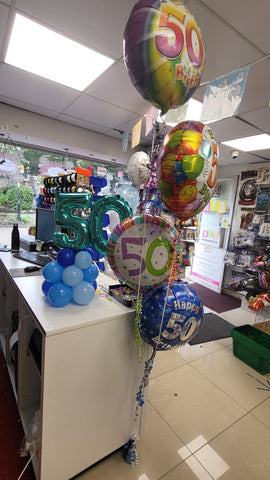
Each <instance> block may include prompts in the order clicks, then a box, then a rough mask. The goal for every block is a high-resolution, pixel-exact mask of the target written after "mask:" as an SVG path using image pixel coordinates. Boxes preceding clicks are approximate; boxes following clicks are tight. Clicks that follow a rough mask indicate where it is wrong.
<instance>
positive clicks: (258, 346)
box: [231, 325, 270, 375]
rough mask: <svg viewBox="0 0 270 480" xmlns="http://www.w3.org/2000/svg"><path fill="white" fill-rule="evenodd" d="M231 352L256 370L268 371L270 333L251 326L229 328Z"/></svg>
mask: <svg viewBox="0 0 270 480" xmlns="http://www.w3.org/2000/svg"><path fill="white" fill-rule="evenodd" d="M231 336H232V339H233V354H234V355H235V356H236V357H238V358H239V359H240V360H242V361H243V362H245V363H247V364H248V365H249V366H250V367H252V368H254V370H257V372H259V373H261V374H262V375H265V374H266V373H269V372H270V335H268V334H266V333H264V332H262V331H261V330H259V329H257V328H256V327H253V326H252V325H242V326H240V327H234V328H232V330H231Z"/></svg>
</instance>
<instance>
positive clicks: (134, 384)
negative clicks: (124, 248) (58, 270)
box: [0, 253, 149, 480]
mask: <svg viewBox="0 0 270 480" xmlns="http://www.w3.org/2000/svg"><path fill="white" fill-rule="evenodd" d="M0 260H1V263H0V281H1V300H0V301H1V308H2V312H3V315H2V316H1V324H0V331H1V343H2V346H3V350H4V353H5V357H6V360H7V364H8V366H9V371H10V376H11V379H12V382H13V388H14V392H15V396H16V399H17V404H18V410H19V413H20V416H21V419H22V423H23V427H24V430H25V433H26V435H27V433H28V430H29V426H30V423H31V421H32V419H33V416H34V414H35V412H37V411H38V410H40V419H41V427H40V448H39V451H38V452H37V454H35V455H34V457H33V460H32V461H33V467H34V470H35V474H36V477H37V479H38V480H49V479H56V478H57V480H68V479H70V478H71V477H73V476H74V475H76V474H78V473H79V472H81V471H82V470H84V469H86V468H88V467H89V466H91V465H92V464H94V463H95V462H97V461H98V460H100V459H101V458H103V457H105V456H106V455H108V454H109V453H111V452H112V451H114V450H116V449H117V448H120V447H121V446H122V445H124V444H125V443H126V442H127V441H128V440H129V438H130V436H131V435H132V434H133V433H134V432H133V428H134V422H133V416H134V412H135V407H136V391H137V388H138V385H139V383H140V381H141V378H142V376H143V363H142V364H139V352H138V347H137V346H136V345H134V342H133V340H134V325H133V316H134V312H133V310H132V309H128V308H127V307H125V306H123V305H121V304H120V303H118V302H117V301H116V300H114V299H113V298H111V297H110V296H109V295H107V294H105V293H102V291H103V290H105V289H106V286H107V285H108V284H110V283H113V281H112V280H111V279H109V278H108V277H106V276H105V275H103V274H100V275H99V277H98V280H99V285H100V286H101V287H102V288H103V290H100V295H96V296H95V298H94V299H93V301H92V302H91V303H90V304H89V305H88V306H78V305H75V304H71V303H70V304H69V305H67V306H66V307H63V308H60V309H58V308H54V307H52V306H50V305H49V304H48V302H47V301H46V299H45V297H44V296H43V294H42V290H41V285H42V281H43V277H42V276H41V275H40V276H29V277H25V276H24V277H16V278H12V276H11V274H12V269H14V268H23V267H24V266H26V265H27V264H26V262H23V261H21V260H18V259H15V258H14V257H12V255H11V254H10V253H2V254H0ZM15 308H17V309H18V311H19V332H18V338H19V340H18V381H17V386H16V385H15V375H14V366H12V364H11V356H10V353H11V352H10V348H9V340H10V337H11V335H12V330H11V323H10V322H11V314H12V311H13V310H14V309H15ZM35 329H38V331H39V332H40V335H41V339H42V356H41V369H40V371H39V369H38V368H37V365H36V362H35V360H34V358H33V356H32V355H31V353H30V351H29V342H30V339H31V336H32V334H33V332H34V330H35ZM145 354H146V357H147V356H148V355H149V351H148V349H146V352H145ZM138 423H139V424H140V423H141V422H140V421H139V422H138ZM137 433H140V432H137Z"/></svg>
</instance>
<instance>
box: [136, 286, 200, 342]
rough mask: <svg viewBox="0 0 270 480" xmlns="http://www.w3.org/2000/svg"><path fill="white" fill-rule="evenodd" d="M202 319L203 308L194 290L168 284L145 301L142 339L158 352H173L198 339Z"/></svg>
mask: <svg viewBox="0 0 270 480" xmlns="http://www.w3.org/2000/svg"><path fill="white" fill-rule="evenodd" d="M202 317H203V304H202V301H201V299H200V297H199V295H198V294H197V292H196V291H195V290H194V288H192V287H189V286H188V285H187V284H184V283H173V284H172V285H169V286H168V285H166V284H164V285H162V286H160V287H157V288H154V289H153V290H151V291H150V292H148V293H147V294H146V295H145V296H144V298H143V300H142V309H141V314H140V319H141V324H140V325H139V328H140V333H141V337H142V339H143V340H144V341H145V342H146V343H149V344H150V345H152V346H153V347H155V349H156V350H170V349H171V348H173V347H176V346H178V345H184V344H185V343H187V342H188V341H189V340H191V338H192V337H194V335H195V334H196V333H197V331H198V328H199V327H200V325H201V320H202Z"/></svg>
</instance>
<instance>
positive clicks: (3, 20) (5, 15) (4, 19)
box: [0, 4, 9, 52]
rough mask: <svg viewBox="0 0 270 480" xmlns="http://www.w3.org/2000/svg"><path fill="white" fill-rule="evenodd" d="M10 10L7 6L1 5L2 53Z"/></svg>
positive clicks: (0, 34) (0, 36)
mask: <svg viewBox="0 0 270 480" xmlns="http://www.w3.org/2000/svg"><path fill="white" fill-rule="evenodd" d="M8 12H9V9H8V7H6V6H5V5H2V4H0V52H1V51H2V48H3V41H4V36H5V30H6V24H7V20H8Z"/></svg>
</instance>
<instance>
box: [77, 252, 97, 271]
mask: <svg viewBox="0 0 270 480" xmlns="http://www.w3.org/2000/svg"><path fill="white" fill-rule="evenodd" d="M92 262H93V258H92V256H91V255H90V253H89V252H87V251H86V250H82V251H81V252H78V253H76V255H75V261H74V263H75V265H77V267H79V268H83V269H85V268H89V267H90V265H91V263H92Z"/></svg>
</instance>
